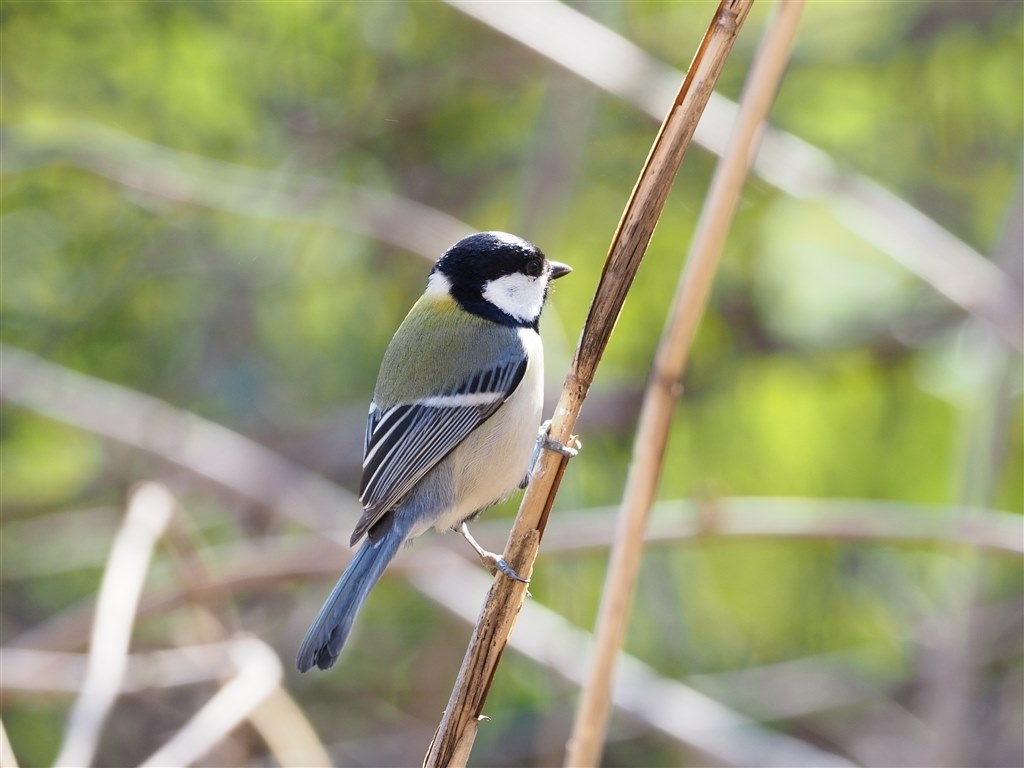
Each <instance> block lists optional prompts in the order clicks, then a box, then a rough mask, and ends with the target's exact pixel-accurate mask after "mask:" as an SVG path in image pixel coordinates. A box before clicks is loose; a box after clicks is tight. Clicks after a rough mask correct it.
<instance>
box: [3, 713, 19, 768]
mask: <svg viewBox="0 0 1024 768" xmlns="http://www.w3.org/2000/svg"><path fill="white" fill-rule="evenodd" d="M0 766H3V768H18V758H16V757H15V756H14V750H13V749H11V741H10V739H8V738H7V729H6V728H4V724H3V722H0Z"/></svg>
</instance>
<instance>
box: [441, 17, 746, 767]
mask: <svg viewBox="0 0 1024 768" xmlns="http://www.w3.org/2000/svg"><path fill="white" fill-rule="evenodd" d="M752 3H753V0H723V2H722V3H721V4H720V5H719V7H718V9H717V11H716V12H715V14H714V17H713V18H712V21H711V24H710V26H709V28H708V31H707V33H706V34H705V36H704V39H703V40H702V41H701V44H700V47H699V48H698V49H697V53H696V54H695V56H694V59H693V64H692V65H691V67H690V70H689V72H688V73H687V75H686V78H685V79H684V80H683V84H682V87H681V88H680V89H679V93H678V95H677V96H676V98H675V101H674V102H673V104H672V106H671V108H670V109H669V112H668V114H667V115H666V117H665V121H664V123H663V124H662V126H661V130H660V131H659V132H658V135H657V137H656V138H655V141H654V146H653V147H652V149H651V152H650V154H649V155H648V157H647V162H646V163H645V164H644V168H643V170H642V171H641V173H640V178H639V180H638V181H637V184H636V187H635V188H634V189H633V194H632V195H631V196H630V199H629V202H628V203H627V204H626V210H625V211H624V212H623V215H622V219H621V220H620V222H619V226H618V229H617V230H616V232H615V235H614V237H613V238H612V244H611V247H610V249H609V252H608V258H607V259H606V261H605V266H604V271H603V272H602V274H601V279H600V281H599V283H598V286H597V290H596V292H595V295H594V301H593V303H592V304H591V306H590V312H589V314H588V316H587V321H586V324H585V325H584V327H583V334H582V335H581V337H580V342H579V346H578V347H577V349H576V355H575V357H574V358H573V362H572V366H571V368H570V370H569V374H568V376H567V377H566V380H565V384H564V386H563V388H562V395H561V398H560V399H559V402H558V405H557V407H556V409H555V414H554V418H553V419H552V422H551V436H552V437H553V438H554V439H556V440H558V441H560V442H562V443H566V444H567V443H569V442H570V441H571V439H572V438H571V432H572V429H573V427H574V426H575V424H576V418H577V416H578V415H579V412H580V408H581V407H582V405H583V400H584V398H585V397H586V395H587V392H588V391H589V389H590V385H591V383H592V382H593V379H594V373H595V371H596V369H597V366H598V363H599V362H600V360H601V356H602V354H603V353H604V349H605V346H606V345H607V344H608V340H609V339H610V338H611V334H612V330H613V329H614V327H615V321H616V320H617V319H618V316H619V312H620V311H621V309H622V305H623V302H624V301H625V299H626V293H627V291H628V290H629V287H630V285H631V284H632V282H633V278H634V276H635V275H636V272H637V269H638V268H639V267H640V261H641V259H642V258H643V255H644V252H645V251H646V249H647V245H648V243H649V242H650V239H651V236H652V235H653V234H654V227H655V225H656V224H657V221H658V218H659V217H660V215H661V211H662V209H663V207H664V205H665V200H666V198H667V197H668V193H669V189H670V188H671V186H672V182H673V181H674V180H675V177H676V174H677V172H678V171H679V166H680V164H681V163H682V161H683V156H684V155H685V153H686V149H687V147H688V146H689V144H690V140H691V139H692V137H693V132H694V129H695V128H696V125H697V121H698V120H699V119H700V115H701V113H702V112H703V110H704V107H705V105H706V104H707V100H708V97H709V95H710V93H711V90H712V89H713V88H714V85H715V82H716V81H717V80H718V76H719V74H720V73H721V71H722V68H723V66H724V65H725V60H726V57H727V56H728V54H729V51H730V50H731V49H732V44H733V41H734V40H735V39H736V35H737V34H738V33H739V30H740V27H741V26H742V24H743V21H744V19H746V16H747V14H748V13H749V11H750V7H751V5H752ZM565 466H566V459H565V457H564V456H562V455H560V454H556V453H554V452H551V451H544V452H542V455H541V457H540V459H539V460H538V462H537V467H536V471H535V475H534V477H533V480H532V482H531V483H530V486H529V488H528V489H527V491H526V496H525V498H524V499H523V502H522V504H521V506H520V508H519V514H518V515H517V517H516V520H515V524H514V525H513V528H512V532H511V533H510V535H509V540H508V543H507V544H506V546H505V560H506V561H507V562H508V563H509V564H510V565H511V566H512V567H513V568H515V569H516V571H517V572H519V573H521V574H529V573H531V572H532V569H533V562H534V559H535V558H536V556H537V549H538V547H539V544H540V539H541V536H542V535H543V532H544V527H545V525H546V524H547V518H548V514H549V513H550V511H551V505H552V504H553V503H554V497H555V494H556V493H557V492H558V486H559V483H560V481H561V478H562V474H563V473H564V472H565ZM525 599H526V587H525V585H523V584H521V583H519V582H517V581H513V580H512V579H507V578H497V579H496V580H495V581H494V583H493V585H492V586H491V591H490V592H489V593H488V595H487V600H486V602H485V603H484V607H483V610H482V612H481V614H480V618H479V620H478V622H477V626H476V629H475V630H474V632H473V636H472V639H471V640H470V644H469V648H468V649H467V651H466V657H465V659H464V660H463V663H462V669H461V670H460V671H459V676H458V679H457V680H456V683H455V688H454V690H453V691H452V695H451V698H450V699H449V702H448V706H447V708H446V709H445V713H444V717H443V718H442V720H441V723H440V725H439V726H438V729H437V733H435V735H434V739H433V741H432V742H431V745H430V749H429V750H428V753H427V756H426V759H425V764H426V765H428V766H442V765H453V764H454V765H459V764H464V763H465V762H466V761H467V760H468V758H469V753H470V751H471V750H472V747H473V741H474V739H475V738H476V730H477V726H478V723H479V719H480V716H481V714H482V710H483V705H484V702H485V700H486V699H487V693H488V691H489V689H490V685H491V681H492V680H493V678H494V674H495V671H496V670H497V666H498V662H499V661H500V660H501V654H502V652H503V651H504V649H505V645H506V644H507V642H508V637H509V634H511V632H512V627H513V625H514V624H515V620H516V617H517V616H518V614H519V611H520V609H521V608H522V605H523V602H524V600H525Z"/></svg>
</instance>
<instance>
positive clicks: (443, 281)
mask: <svg viewBox="0 0 1024 768" xmlns="http://www.w3.org/2000/svg"><path fill="white" fill-rule="evenodd" d="M426 292H427V293H428V294H431V295H434V296H451V293H452V283H451V281H450V280H449V279H448V278H447V277H445V276H444V275H442V274H441V273H440V272H431V273H430V277H428V278H427V291H426Z"/></svg>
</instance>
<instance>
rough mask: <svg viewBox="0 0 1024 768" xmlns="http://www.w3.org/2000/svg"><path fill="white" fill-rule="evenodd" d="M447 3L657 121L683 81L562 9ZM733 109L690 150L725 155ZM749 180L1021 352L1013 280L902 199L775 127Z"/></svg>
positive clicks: (538, 3) (713, 102)
mask: <svg viewBox="0 0 1024 768" xmlns="http://www.w3.org/2000/svg"><path fill="white" fill-rule="evenodd" d="M446 2H447V3H448V4H449V5H451V6H452V7H454V8H457V9H458V10H460V11H462V12H463V13H465V14H467V15H469V16H472V17H473V18H474V19H477V20H478V21H480V22H482V23H484V24H487V25H488V26H490V27H492V28H493V29H496V30H497V31H499V32H501V33H502V34H505V35H508V36H509V37H510V38H512V39H513V40H515V41H516V42H518V43H520V44H522V45H523V46H525V47H527V48H530V49H532V50H534V51H536V52H537V53H538V54H540V55H541V56H544V57H546V58H548V59H550V60H551V61H553V62H555V63H556V64H559V65H560V66H563V67H565V68H566V69H567V70H569V71H570V72H573V73H575V74H576V75H578V76H579V77H581V78H583V79H585V80H588V81H589V82H591V83H593V84H594V85H596V86H597V87H598V88H601V89H602V90H604V91H605V92H607V93H611V94H614V95H615V96H618V97H619V98H621V99H623V100H624V101H626V102H628V103H630V104H632V105H634V106H635V107H637V108H638V109H640V110H642V111H643V112H644V113H645V114H647V115H649V116H651V117H653V118H655V119H660V118H661V115H662V108H663V104H664V102H665V99H666V98H667V94H671V93H672V92H673V91H674V90H675V87H676V86H675V84H676V83H678V82H679V75H680V73H679V72H678V71H677V70H676V69H675V68H674V67H672V66H670V65H668V64H666V63H665V62H663V61H660V60H659V59H657V58H655V57H654V56H652V55H651V54H650V53H648V52H647V51H645V50H644V49H643V48H640V47H639V46H637V45H635V44H634V43H632V42H630V41H629V40H627V39H626V38H624V37H622V36H621V35H619V34H618V33H616V32H614V31H613V30H611V29H609V28H608V27H605V26H603V25H602V24H601V23H600V22H598V21H595V20H594V19H592V18H590V17H589V16H587V15H586V14H584V13H582V12H581V11H578V10H576V9H574V8H572V7H570V6H569V5H567V4H565V3H561V2H556V0H546V1H545V0H534V2H530V3H481V2H478V0H446ZM567 40H571V41H573V44H572V45H566V41H567ZM737 109H738V107H737V105H736V104H735V103H734V102H732V101H730V100H729V99H727V98H725V97H724V96H722V95H721V94H718V93H713V94H711V99H710V101H709V102H708V107H707V110H706V111H705V113H704V117H703V118H701V121H700V125H699V126H698V128H697V132H696V134H695V135H694V141H695V142H696V143H697V144H699V145H702V146H703V147H704V148H705V149H707V150H708V151H710V152H713V153H715V154H717V155H722V154H724V153H725V151H726V147H725V145H726V138H725V137H726V135H727V134H728V130H729V126H730V125H732V124H733V123H734V122H735V116H736V110H737ZM753 171H754V173H756V174H757V175H758V176H760V177H761V178H762V179H764V180H765V181H767V182H768V183H769V184H771V185H772V186H774V187H776V188H777V189H779V190H781V191H783V192H785V193H786V194H788V195H791V196H792V197H794V198H795V199H797V200H805V201H811V202H815V203H820V204H822V205H823V207H824V208H825V209H826V210H827V211H829V213H830V214H831V215H832V217H833V218H834V219H835V220H836V222H837V223H838V224H839V225H840V226H842V227H844V228H845V229H846V230H847V231H849V232H851V233H853V234H854V235H856V236H858V237H861V238H863V239H864V240H865V241H866V242H869V243H871V244H872V245H873V246H874V247H876V248H878V249H879V250H880V251H882V252H883V253H885V254H887V255H888V256H890V257H891V258H892V259H893V260H894V261H896V262H897V263H898V264H901V265H902V266H903V267H905V268H906V269H908V270H909V271H910V272H912V273H913V274H915V275H917V276H918V277H919V278H921V279H922V280H923V281H924V282H926V283H928V284H929V285H931V286H932V287H933V288H934V289H935V290H936V291H938V292H939V293H940V294H941V295H943V296H945V297H946V298H947V299H949V300H950V301H952V302H953V303H955V304H957V305H959V306H960V307H962V308H963V309H965V310H966V311H967V312H970V313H972V314H973V315H975V316H976V317H979V318H981V319H983V320H984V321H985V322H987V323H990V324H991V325H993V327H995V328H996V329H997V330H998V331H999V333H1000V334H1001V335H1002V336H1003V337H1004V338H1005V339H1006V340H1007V341H1008V342H1009V343H1010V344H1011V345H1013V346H1014V348H1015V349H1017V350H1018V351H1020V350H1022V349H1024V332H1022V330H1021V329H1022V328H1024V325H1022V311H1024V307H1022V302H1021V295H1022V294H1021V292H1020V291H1019V290H1017V286H1016V285H1014V284H1013V282H1011V280H1009V279H1008V275H1007V273H1006V272H1005V271H1004V270H1003V269H1000V267H999V266H997V265H996V264H994V263H993V262H992V261H990V260H989V259H986V258H985V257H984V256H982V255H981V254H980V253H979V252H978V251H977V250H975V249H974V248H972V247H971V246H970V245H968V244H967V243H965V242H964V241H963V240H960V239H959V238H958V237H957V236H956V235H954V234H953V233H952V232H950V231H949V230H947V229H945V228H943V227H942V226H941V225H940V224H939V223H938V222H936V221H935V220H933V219H931V218H929V217H928V216H927V215H925V214H924V213H922V212H921V211H920V210H918V209H917V208H915V207H914V206H912V205H911V204H910V203H908V202H907V201H906V200H904V199H902V198H900V197H897V196H896V195H894V194H893V193H892V192H890V191H889V190H887V189H885V188H884V187H882V185H880V184H878V183H877V182H875V181H873V180H872V179H870V178H868V177H866V176H863V175H861V174H858V173H855V172H852V171H850V170H849V169H846V168H843V167H841V165H840V164H839V163H837V162H836V161H835V160H833V159H832V158H831V157H830V156H829V155H828V154H827V153H826V152H825V151H823V150H822V149H819V148H818V147H816V146H814V145H813V144H810V143H809V142H807V141H804V140H803V139H801V138H799V137H797V136H795V135H794V134H792V133H787V132H786V131H783V130H780V129H778V128H773V127H770V126H769V127H768V128H767V129H766V131H765V135H764V139H763V142H762V146H761V150H760V152H758V155H757V160H756V161H755V163H754V167H753Z"/></svg>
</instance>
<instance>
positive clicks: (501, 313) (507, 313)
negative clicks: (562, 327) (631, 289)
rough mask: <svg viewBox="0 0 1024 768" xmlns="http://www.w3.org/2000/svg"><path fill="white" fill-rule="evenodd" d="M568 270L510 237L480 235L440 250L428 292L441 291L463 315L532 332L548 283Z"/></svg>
mask: <svg viewBox="0 0 1024 768" xmlns="http://www.w3.org/2000/svg"><path fill="white" fill-rule="evenodd" d="M571 271H572V270H571V269H570V268H569V267H567V266H566V265H565V264H559V263H558V262H555V261H549V260H548V259H547V258H546V257H545V256H544V254H543V253H541V251H540V249H539V248H537V246H535V245H534V244H533V243H530V242H527V241H526V240H523V239H522V238H519V237H516V236H515V235H509V234H506V233H504V232H479V233H477V234H475V235H470V236H469V237H466V238H463V239H462V240H460V241H459V242H457V243H456V244H455V245H453V246H452V247H451V248H449V249H448V250H447V251H446V252H445V254H444V256H442V257H441V258H440V259H439V260H438V262H437V264H435V265H434V269H433V270H432V271H431V273H430V283H429V287H428V290H439V291H446V292H447V293H449V294H450V295H451V296H452V298H454V299H455V300H456V301H457V302H459V304H460V305H461V306H462V308H463V309H465V310H466V311H467V312H472V313H473V314H476V315H480V316H481V317H486V318H487V319H489V320H493V321H494V322H497V323H502V324H503V325H513V326H521V327H526V328H534V329H536V327H537V323H538V321H539V320H540V313H541V310H542V309H543V308H544V301H545V300H546V299H547V294H548V286H549V284H550V282H551V281H552V280H555V279H557V278H559V277H562V276H563V275H567V274H569V272H571Z"/></svg>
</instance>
